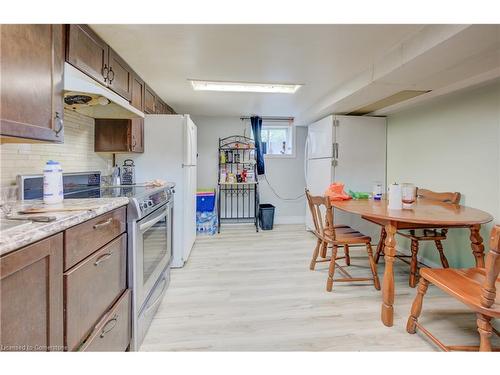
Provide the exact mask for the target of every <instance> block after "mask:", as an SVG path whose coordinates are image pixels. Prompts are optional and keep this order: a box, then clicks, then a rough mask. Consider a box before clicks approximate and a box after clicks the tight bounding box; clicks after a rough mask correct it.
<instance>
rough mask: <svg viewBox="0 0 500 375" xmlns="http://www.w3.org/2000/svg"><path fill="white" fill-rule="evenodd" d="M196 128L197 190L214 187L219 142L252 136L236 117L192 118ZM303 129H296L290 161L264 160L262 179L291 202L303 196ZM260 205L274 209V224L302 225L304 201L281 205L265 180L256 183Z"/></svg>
mask: <svg viewBox="0 0 500 375" xmlns="http://www.w3.org/2000/svg"><path fill="white" fill-rule="evenodd" d="M193 121H194V122H195V124H196V125H197V126H198V155H199V157H198V188H213V187H215V186H216V185H217V166H218V142H219V138H223V137H227V136H230V135H245V134H246V135H247V136H249V137H251V136H252V133H251V129H250V126H249V124H248V122H243V121H241V120H240V119H239V118H238V117H208V116H193ZM306 136H307V128H305V127H297V128H296V156H295V157H294V158H279V159H278V158H266V176H267V179H268V180H269V182H270V183H271V184H272V186H273V187H274V189H275V190H276V192H277V193H278V194H279V195H280V196H281V197H282V198H295V197H297V196H299V195H302V194H303V193H304V188H305V184H306V183H305V179H304V145H305V139H306ZM259 181H260V185H259V189H260V202H261V203H271V204H273V205H274V206H276V213H275V222H276V223H303V222H304V215H305V200H304V198H300V199H298V200H294V201H283V200H280V199H279V198H278V197H276V196H275V195H274V194H273V193H272V191H271V189H270V188H269V186H268V185H267V183H266V181H265V180H262V179H261V180H259Z"/></svg>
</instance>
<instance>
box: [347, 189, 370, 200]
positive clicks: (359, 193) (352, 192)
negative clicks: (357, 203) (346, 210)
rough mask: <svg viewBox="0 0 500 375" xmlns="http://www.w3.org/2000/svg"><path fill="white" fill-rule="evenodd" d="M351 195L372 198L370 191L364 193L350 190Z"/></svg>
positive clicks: (358, 197) (356, 197) (359, 197)
mask: <svg viewBox="0 0 500 375" xmlns="http://www.w3.org/2000/svg"><path fill="white" fill-rule="evenodd" d="M349 195H350V196H351V197H352V198H354V199H368V198H370V194H369V193H363V192H361V191H352V190H349Z"/></svg>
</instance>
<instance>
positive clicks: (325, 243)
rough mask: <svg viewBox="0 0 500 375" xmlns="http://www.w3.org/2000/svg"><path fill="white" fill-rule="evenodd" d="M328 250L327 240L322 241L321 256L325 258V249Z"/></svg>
mask: <svg viewBox="0 0 500 375" xmlns="http://www.w3.org/2000/svg"><path fill="white" fill-rule="evenodd" d="M327 250H328V243H327V242H323V243H322V244H321V253H320V254H321V258H326V251H327Z"/></svg>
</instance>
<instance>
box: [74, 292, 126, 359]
mask: <svg viewBox="0 0 500 375" xmlns="http://www.w3.org/2000/svg"><path fill="white" fill-rule="evenodd" d="M131 303H132V302H131V294H130V290H126V291H125V292H123V294H122V296H121V297H120V298H119V299H118V301H116V303H115V304H114V305H113V307H112V308H111V309H110V310H109V312H108V313H107V314H106V315H104V317H103V318H102V319H101V320H100V322H99V323H98V324H97V325H96V326H95V328H94V330H93V331H92V333H91V334H90V336H89V337H88V339H87V340H85V342H84V343H83V344H82V345H81V346H80V348H79V351H85V352H103V351H104V352H110V351H113V352H116V351H120V352H122V351H125V350H127V348H128V347H129V344H130V337H131V332H132V324H131V322H132V319H131V309H132V307H131V306H132V305H131Z"/></svg>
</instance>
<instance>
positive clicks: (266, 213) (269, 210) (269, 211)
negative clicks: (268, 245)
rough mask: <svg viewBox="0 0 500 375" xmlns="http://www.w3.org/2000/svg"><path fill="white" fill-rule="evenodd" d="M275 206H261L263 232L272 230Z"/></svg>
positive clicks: (260, 216)
mask: <svg viewBox="0 0 500 375" xmlns="http://www.w3.org/2000/svg"><path fill="white" fill-rule="evenodd" d="M274 208H275V207H274V206H273V205H272V204H269V203H264V204H259V222H260V227H261V229H262V230H272V229H273V224H274Z"/></svg>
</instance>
